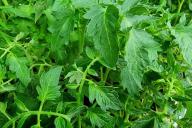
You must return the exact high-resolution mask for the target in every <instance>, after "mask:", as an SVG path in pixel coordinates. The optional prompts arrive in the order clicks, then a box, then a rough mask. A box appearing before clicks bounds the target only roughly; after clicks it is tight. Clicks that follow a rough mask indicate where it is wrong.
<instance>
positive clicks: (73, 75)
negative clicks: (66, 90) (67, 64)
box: [65, 71, 83, 84]
mask: <svg viewBox="0 0 192 128" xmlns="http://www.w3.org/2000/svg"><path fill="white" fill-rule="evenodd" d="M82 76H83V73H82V72H80V71H71V72H69V73H68V74H67V75H66V76H65V79H66V78H69V83H73V82H76V83H77V84H79V83H80V82H81V79H82Z"/></svg>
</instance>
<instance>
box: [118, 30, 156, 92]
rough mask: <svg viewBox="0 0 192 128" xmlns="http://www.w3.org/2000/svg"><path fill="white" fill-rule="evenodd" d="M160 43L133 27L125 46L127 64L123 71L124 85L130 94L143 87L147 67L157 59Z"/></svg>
mask: <svg viewBox="0 0 192 128" xmlns="http://www.w3.org/2000/svg"><path fill="white" fill-rule="evenodd" d="M158 50H160V45H159V44H158V43H157V42H156V41H155V40H154V39H153V37H152V36H151V35H150V34H149V33H147V32H145V31H143V30H137V29H132V30H131V31H130V32H129V39H128V41H127V43H126V46H125V60H126V61H127V66H126V67H125V68H124V69H123V70H122V72H121V79H122V83H121V84H122V85H123V87H124V88H127V89H128V91H129V93H130V94H134V93H137V92H138V90H139V89H141V88H142V87H141V81H142V79H143V75H144V72H145V69H147V67H151V66H152V65H153V64H154V63H155V61H156V60H157V57H158V56H157V51H158Z"/></svg>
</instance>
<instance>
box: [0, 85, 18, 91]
mask: <svg viewBox="0 0 192 128" xmlns="http://www.w3.org/2000/svg"><path fill="white" fill-rule="evenodd" d="M16 89H17V88H16V87H15V86H14V85H6V86H2V85H0V93H4V92H11V91H14V90H16Z"/></svg>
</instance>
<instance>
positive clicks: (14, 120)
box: [2, 111, 70, 128]
mask: <svg viewBox="0 0 192 128" xmlns="http://www.w3.org/2000/svg"><path fill="white" fill-rule="evenodd" d="M39 113H40V114H41V115H48V116H50V115H51V116H57V117H62V118H64V119H66V120H67V121H70V117H69V116H68V115H64V114H61V113H56V112H46V111H41V112H39V111H28V112H25V113H21V114H19V115H18V116H16V117H14V118H12V119H10V120H9V121H8V122H7V123H6V124H5V125H4V126H3V127H2V128H8V127H9V126H10V125H11V124H13V123H14V122H16V121H17V120H18V119H20V118H22V117H23V116H26V115H29V116H31V115H38V114H39Z"/></svg>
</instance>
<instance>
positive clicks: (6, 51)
mask: <svg viewBox="0 0 192 128" xmlns="http://www.w3.org/2000/svg"><path fill="white" fill-rule="evenodd" d="M14 46H15V45H11V46H10V47H8V48H7V49H6V50H5V51H4V53H3V54H2V55H1V56H0V59H2V58H3V57H4V56H5V55H6V54H7V53H8V52H9V51H10V50H11V49H12V48H13V47H14Z"/></svg>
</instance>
